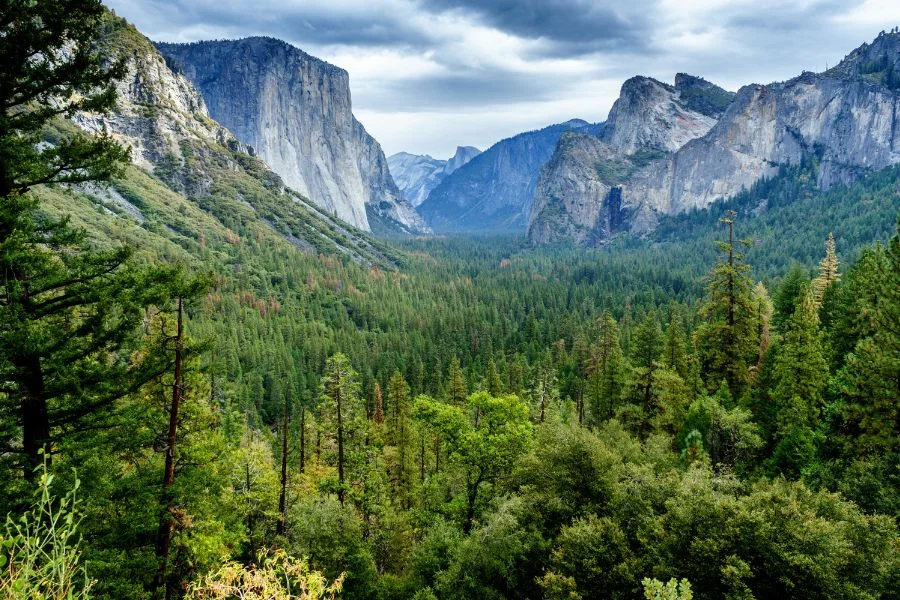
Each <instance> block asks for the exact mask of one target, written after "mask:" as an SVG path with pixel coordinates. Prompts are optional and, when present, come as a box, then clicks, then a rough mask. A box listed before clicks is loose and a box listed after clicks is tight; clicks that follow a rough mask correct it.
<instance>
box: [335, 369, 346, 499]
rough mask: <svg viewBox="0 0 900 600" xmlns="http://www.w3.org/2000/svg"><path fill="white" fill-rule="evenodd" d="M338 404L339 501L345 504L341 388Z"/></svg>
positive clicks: (338, 389)
mask: <svg viewBox="0 0 900 600" xmlns="http://www.w3.org/2000/svg"><path fill="white" fill-rule="evenodd" d="M335 403H336V404H337V438H338V440H337V441H338V485H339V486H340V488H339V489H338V500H340V501H341V504H343V503H344V421H343V420H342V419H341V386H340V385H338V386H337V390H336V394H335Z"/></svg>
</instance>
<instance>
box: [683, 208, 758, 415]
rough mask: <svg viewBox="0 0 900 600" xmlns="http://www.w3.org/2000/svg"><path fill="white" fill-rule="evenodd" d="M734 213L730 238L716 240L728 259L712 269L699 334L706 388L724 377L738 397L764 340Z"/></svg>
mask: <svg viewBox="0 0 900 600" xmlns="http://www.w3.org/2000/svg"><path fill="white" fill-rule="evenodd" d="M735 216H736V215H735V213H734V212H733V211H730V212H729V214H728V216H726V217H725V218H723V219H722V222H723V223H725V225H726V226H727V227H728V241H726V242H721V241H720V242H717V245H718V247H719V249H720V250H721V251H722V253H723V255H724V259H723V260H720V261H719V262H718V263H717V264H716V266H715V268H714V269H713V272H712V276H711V278H710V283H709V285H708V287H707V298H706V302H705V303H704V304H703V306H702V307H701V309H700V313H701V316H703V318H704V319H705V323H704V324H703V325H702V326H701V327H700V328H699V330H698V331H697V336H698V346H699V350H700V358H701V361H702V366H703V372H704V375H705V378H706V384H707V389H709V391H713V390H715V389H717V388H718V386H719V383H720V382H721V381H722V380H723V379H724V380H725V381H726V383H727V385H728V389H729V391H730V393H731V396H732V398H734V399H735V401H737V400H738V399H739V398H740V397H741V396H743V394H744V391H745V390H746V389H747V384H748V381H749V375H750V371H749V367H750V365H751V364H755V363H756V359H757V355H758V349H759V340H758V338H757V333H758V328H757V315H756V304H755V302H754V301H753V284H752V283H751V281H750V278H749V277H747V272H748V271H749V270H750V265H748V264H746V263H745V262H744V254H743V253H742V252H738V251H737V248H736V246H737V244H738V243H740V244H743V245H745V246H749V245H750V242H749V241H747V240H744V241H740V242H738V241H736V240H735V239H734V218H735Z"/></svg>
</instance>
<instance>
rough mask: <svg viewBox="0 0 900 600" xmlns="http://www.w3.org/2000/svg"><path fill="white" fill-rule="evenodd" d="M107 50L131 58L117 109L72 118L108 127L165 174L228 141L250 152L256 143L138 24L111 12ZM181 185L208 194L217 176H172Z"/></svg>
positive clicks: (147, 165) (139, 160) (91, 127)
mask: <svg viewBox="0 0 900 600" xmlns="http://www.w3.org/2000/svg"><path fill="white" fill-rule="evenodd" d="M103 29H104V31H103V32H102V34H101V40H102V42H101V45H102V46H103V47H102V48H101V51H102V52H104V53H106V54H108V55H110V56H116V57H121V58H124V59H125V65H126V73H125V76H124V77H123V78H122V79H120V80H118V81H117V82H116V83H115V87H116V92H117V101H116V109H115V111H114V112H113V113H111V114H105V115H98V114H95V113H79V114H76V115H73V117H72V121H73V122H74V123H75V124H76V125H77V126H79V127H80V128H82V129H84V130H86V131H89V132H93V133H100V132H108V133H109V134H110V135H112V137H113V138H115V139H116V140H117V141H119V142H120V143H122V144H123V145H125V146H127V147H128V148H130V149H131V158H132V161H133V162H134V163H135V164H137V165H138V166H140V167H142V168H144V169H146V170H147V171H150V172H153V173H158V174H160V175H162V174H163V173H162V172H163V171H166V172H167V173H166V175H168V174H169V173H168V171H173V170H174V169H173V168H172V167H173V166H176V164H177V165H182V164H183V163H184V162H185V154H186V153H190V154H194V153H195V152H203V151H205V149H206V148H208V147H209V146H222V147H225V148H228V149H229V150H232V151H238V152H241V153H243V154H246V155H250V154H251V153H252V149H251V148H249V147H248V146H246V145H245V144H242V143H241V142H239V141H238V139H237V138H235V136H234V135H233V134H232V133H231V132H230V131H229V130H228V129H226V128H225V127H223V126H222V125H220V124H219V123H216V122H215V121H214V120H213V119H211V118H210V116H209V112H208V110H207V107H206V103H205V102H204V100H203V97H202V96H201V95H200V93H199V92H198V91H197V89H196V88H195V87H194V86H193V85H192V84H191V82H190V81H188V80H187V79H186V78H185V77H184V76H183V75H182V74H180V73H177V72H174V71H172V70H171V69H170V68H169V67H168V65H167V64H166V62H165V60H164V59H163V57H162V56H161V55H160V54H159V52H158V51H157V50H156V48H154V47H153V45H152V44H151V43H150V42H149V40H147V39H146V38H144V36H143V35H141V34H140V33H139V32H138V31H137V30H136V29H134V27H132V26H130V25H128V24H127V23H125V22H124V21H122V20H120V19H118V18H116V17H114V16H113V15H108V16H107V17H106V19H104V21H103ZM169 183H171V184H173V185H174V186H175V187H176V188H179V190H178V191H181V192H182V193H186V194H190V195H204V194H205V193H206V191H207V190H208V189H209V187H210V184H211V182H210V181H209V180H208V178H206V177H204V174H203V173H202V172H200V171H198V172H196V173H195V176H194V177H191V178H181V180H178V181H169Z"/></svg>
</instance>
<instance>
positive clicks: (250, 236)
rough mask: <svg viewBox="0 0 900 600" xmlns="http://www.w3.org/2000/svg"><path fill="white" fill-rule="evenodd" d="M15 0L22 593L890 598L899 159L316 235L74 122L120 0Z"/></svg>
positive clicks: (9, 491) (9, 455)
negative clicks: (553, 207)
mask: <svg viewBox="0 0 900 600" xmlns="http://www.w3.org/2000/svg"><path fill="white" fill-rule="evenodd" d="M21 4H23V3H17V2H12V3H10V2H7V3H6V4H5V5H4V6H3V8H2V11H3V16H4V18H5V19H8V20H9V19H11V17H10V16H9V15H10V14H12V13H11V11H12V10H13V9H11V8H10V6H14V5H21ZM24 4H28V5H29V8H27V10H29V11H32V12H33V13H34V14H33V15H32V16H33V17H34V18H36V19H40V21H41V22H42V23H43V24H44V26H43V27H37V28H29V26H28V25H27V23H26V24H24V25H23V24H22V23H23V22H22V21H21V20H19V21H16V20H14V19H13V20H12V21H13V22H14V23H15V27H13V29H9V28H10V27H11V25H9V23H8V22H4V23H3V24H2V26H3V27H4V32H7V31H15V36H10V35H7V36H5V37H0V49H2V54H3V65H4V66H3V69H4V70H3V72H2V73H0V78H2V81H3V84H4V85H3V86H2V87H3V89H0V269H2V273H3V281H2V286H0V411H2V412H0V507H2V511H0V513H2V514H0V517H5V523H4V525H3V527H2V528H0V596H2V597H4V598H26V599H38V598H53V599H63V598H66V599H69V598H94V599H113V598H148V599H149V598H284V599H287V598H304V599H308V600H313V599H317V598H333V597H338V598H344V599H347V600H355V599H371V600H376V599H377V600H393V599H397V600H400V599H415V600H430V599H434V600H437V599H441V600H443V599H472V598H484V599H493V598H496V599H503V598H508V599H514V598H520V599H526V598H532V599H536V598H546V599H551V600H563V599H565V600H576V599H580V598H583V599H585V600H586V599H588V598H617V599H619V598H621V599H624V598H642V597H646V598H667V599H676V598H680V599H683V600H686V599H688V598H698V599H700V598H702V599H720V598H727V599H733V600H737V599H744V600H747V599H751V598H756V599H760V600H761V599H768V598H773V599H774V598H810V599H813V598H816V599H819V598H821V599H824V598H857V599H876V598H885V599H890V598H898V597H900V532H898V524H897V517H898V515H900V404H898V399H900V221H898V216H900V215H898V208H900V168H897V167H894V168H889V169H887V170H884V171H880V172H877V173H874V174H872V175H869V176H866V177H865V178H863V179H862V180H861V181H860V182H858V183H855V184H853V185H850V186H839V187H834V188H832V189H830V190H828V191H819V190H818V189H816V188H815V186H814V185H813V184H812V183H811V182H813V181H814V180H815V173H816V170H817V168H818V165H817V164H815V162H811V163H809V164H803V165H800V166H797V167H796V168H790V169H783V170H782V171H781V172H780V173H779V174H778V175H777V176H775V177H773V178H771V179H766V180H764V181H761V182H760V183H758V184H756V185H755V186H753V187H752V188H751V189H749V190H747V191H745V192H743V193H742V194H739V195H738V196H736V197H734V198H732V199H731V200H728V201H721V202H719V203H716V204H714V205H713V206H711V207H710V208H708V209H706V210H703V211H694V212H691V213H686V214H682V215H678V216H673V217H666V218H664V219H662V221H661V223H660V225H659V227H658V228H657V230H656V231H655V232H653V233H651V234H648V235H647V236H644V237H635V236H630V235H627V234H623V235H621V236H618V237H616V238H614V239H612V240H611V241H610V242H609V243H608V244H606V245H604V246H602V247H599V248H595V249H585V248H581V247H574V246H566V245H558V246H550V247H541V248H533V247H531V246H529V244H528V243H527V241H526V240H525V239H523V238H521V237H516V236H512V235H508V236H446V237H444V236H437V237H424V236H423V237H418V238H399V237H398V238H391V239H388V240H387V241H377V240H374V239H372V240H371V241H370V242H367V243H368V244H371V247H372V248H375V249H376V251H377V252H376V253H375V254H373V256H374V257H375V258H363V259H360V258H359V257H358V256H354V255H352V254H351V253H349V252H348V253H346V254H341V253H326V252H320V251H315V250H313V251H309V250H306V251H301V250H298V248H297V247H295V245H291V244H288V243H283V242H282V241H281V240H280V238H278V237H277V236H275V235H273V234H272V233H271V232H270V231H268V230H264V229H263V228H260V227H258V223H256V222H251V221H249V220H248V219H247V218H245V217H244V216H242V213H240V212H238V211H237V209H233V208H228V207H229V206H231V205H226V204H221V205H211V208H210V209H209V212H206V213H203V214H202V215H201V214H200V213H199V212H197V209H196V208H195V207H194V206H192V205H191V204H190V202H188V201H185V200H182V199H179V198H175V197H174V196H167V195H165V193H164V192H163V191H162V188H161V187H160V184H159V183H158V178H159V177H160V175H158V174H156V175H154V177H150V176H149V175H146V174H144V173H142V172H139V171H138V170H137V169H136V168H135V167H133V166H130V165H128V164H127V151H126V150H124V149H123V148H122V147H121V146H120V145H119V144H118V143H117V142H116V141H115V140H114V139H112V138H111V137H109V136H107V135H104V134H99V135H94V136H91V135H87V134H83V133H76V132H73V131H72V129H71V128H70V127H68V126H67V125H66V122H65V121H64V120H65V119H67V118H70V117H72V115H74V114H76V113H78V112H79V111H101V112H102V111H108V110H110V109H111V108H112V107H113V102H114V100H115V98H114V93H113V88H111V87H110V84H111V82H114V81H115V80H116V78H117V77H118V76H120V66H119V65H118V64H117V63H110V62H109V61H106V60H103V59H101V57H100V56H99V55H98V54H96V51H95V45H93V44H95V42H96V38H95V36H96V31H97V29H98V26H97V23H98V19H102V18H104V17H103V16H102V10H103V9H102V7H101V5H100V4H99V3H94V2H75V3H72V2H69V3H63V4H68V5H73V6H76V5H77V6H78V8H77V9H74V8H73V9H72V10H71V11H70V12H69V13H67V14H60V13H58V12H52V13H51V12H47V13H42V12H41V11H42V10H43V9H42V7H45V8H46V7H50V8H53V7H55V5H56V4H59V3H55V2H44V3H42V2H37V3H24ZM50 8H48V9H47V10H48V11H50ZM70 8H71V7H70ZM16 10H22V11H24V10H26V9H24V8H17V9H16ZM16 28H18V29H16ZM63 33H65V36H64V35H63ZM26 36H27V38H26ZM63 38H66V39H67V40H68V41H67V42H66V44H69V43H71V46H68V45H61V44H60V43H59V40H60V39H63ZM26 39H27V42H28V43H27V44H26V43H23V40H26ZM41 53H45V58H46V60H37V59H34V58H33V57H34V56H35V55H38V54H41ZM87 185H101V186H107V187H108V188H109V189H112V190H114V191H115V192H116V193H117V194H121V195H123V196H125V197H127V198H129V199H130V200H131V201H132V202H133V203H135V204H140V206H141V207H143V208H144V211H143V212H144V214H145V215H146V216H147V220H146V221H145V222H141V223H137V222H134V221H127V220H123V219H121V218H118V217H117V215H116V214H115V212H116V211H115V210H113V208H114V207H113V206H112V205H104V204H103V203H102V202H100V201H98V200H97V198H96V196H92V195H90V194H87V193H86V192H85V190H86V189H87V188H86V187H85V186H87ZM243 193H245V194H247V195H248V196H249V195H251V194H252V193H254V192H253V190H249V191H248V190H246V189H244V190H243ZM148 198H149V199H151V200H148ZM160 199H164V201H162V200H160ZM157 201H159V203H158V204H154V202H157ZM141 203H142V204H141ZM210 214H212V215H213V217H210V216H209V215H210ZM175 222H178V223H180V224H181V225H180V227H179V228H177V229H173V227H172V225H171V224H172V223H175ZM253 594H256V595H253Z"/></svg>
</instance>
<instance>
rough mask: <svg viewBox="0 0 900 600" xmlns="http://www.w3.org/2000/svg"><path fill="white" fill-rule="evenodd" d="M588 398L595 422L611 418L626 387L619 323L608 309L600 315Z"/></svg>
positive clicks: (593, 421)
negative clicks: (598, 333) (598, 335)
mask: <svg viewBox="0 0 900 600" xmlns="http://www.w3.org/2000/svg"><path fill="white" fill-rule="evenodd" d="M592 362H593V365H592V373H591V374H590V385H589V394H588V396H589V398H590V401H591V407H590V411H591V416H592V420H591V422H592V424H594V425H596V424H599V422H600V421H601V420H602V419H604V418H607V419H608V418H612V416H613V412H614V411H615V409H616V407H617V406H618V405H619V402H620V401H621V399H622V390H623V388H624V387H625V360H624V358H623V356H622V347H621V345H620V344H619V327H618V325H617V324H616V320H615V319H614V318H613V316H612V314H610V312H609V311H606V312H604V314H603V316H602V317H601V318H600V338H599V340H598V342H597V344H596V346H595V352H594V357H593V359H592Z"/></svg>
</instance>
